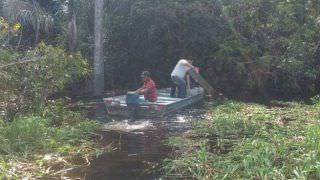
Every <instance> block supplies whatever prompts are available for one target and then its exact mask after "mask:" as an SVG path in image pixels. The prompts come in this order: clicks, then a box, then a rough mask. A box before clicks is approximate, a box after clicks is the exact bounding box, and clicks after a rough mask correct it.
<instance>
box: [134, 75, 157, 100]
mask: <svg viewBox="0 0 320 180" xmlns="http://www.w3.org/2000/svg"><path fill="white" fill-rule="evenodd" d="M141 78H142V80H143V86H142V87H141V88H139V89H138V90H137V92H138V93H139V94H142V95H144V99H145V100H147V101H149V102H156V101H157V99H158V95H157V87H156V84H155V83H154V81H153V80H152V79H151V77H150V73H149V71H143V72H142V74H141Z"/></svg>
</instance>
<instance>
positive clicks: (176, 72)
mask: <svg viewBox="0 0 320 180" xmlns="http://www.w3.org/2000/svg"><path fill="white" fill-rule="evenodd" d="M186 64H188V61H187V60H185V59H181V60H179V61H178V63H177V65H176V66H175V67H174V69H173V71H172V73H171V76H177V77H179V78H184V77H185V76H186V74H187V71H188V70H189V69H190V67H189V66H187V65H186Z"/></svg>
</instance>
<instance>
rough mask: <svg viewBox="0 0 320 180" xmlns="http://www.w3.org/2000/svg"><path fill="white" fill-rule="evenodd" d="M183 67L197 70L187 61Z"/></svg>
mask: <svg viewBox="0 0 320 180" xmlns="http://www.w3.org/2000/svg"><path fill="white" fill-rule="evenodd" d="M183 65H184V66H187V67H189V68H193V69H194V68H195V67H194V66H193V65H192V64H190V63H189V62H188V61H185V62H183Z"/></svg>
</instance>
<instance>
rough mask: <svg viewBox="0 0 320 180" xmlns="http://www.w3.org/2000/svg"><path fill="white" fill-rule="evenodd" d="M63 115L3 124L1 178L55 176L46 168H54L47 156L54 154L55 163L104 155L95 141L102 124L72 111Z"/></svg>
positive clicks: (0, 155)
mask: <svg viewBox="0 0 320 180" xmlns="http://www.w3.org/2000/svg"><path fill="white" fill-rule="evenodd" d="M59 113H60V114H59V117H60V118H57V117H52V114H55V113H51V114H50V116H47V115H43V116H39V115H38V116H21V117H17V118H15V119H14V120H13V122H10V123H1V125H0V144H1V146H0V179H2V178H4V177H6V178H9V179H20V178H21V177H30V178H31V177H39V176H43V175H50V173H54V172H55V170H51V171H49V172H45V171H46V170H45V169H44V168H45V167H47V168H48V167H50V163H48V164H46V162H45V160H44V159H45V158H44V157H45V156H46V155H53V156H54V157H55V160H59V159H66V158H71V157H72V156H82V157H87V156H91V155H93V154H94V153H95V152H100V151H98V150H97V149H99V148H100V149H103V148H102V147H100V146H99V145H98V144H97V143H95V142H94V141H93V139H92V137H93V133H94V132H95V131H97V130H98V128H99V127H100V124H99V123H98V122H96V121H90V120H88V119H85V118H83V116H81V115H80V114H79V113H76V112H72V111H68V110H63V111H59ZM57 122H58V123H57ZM57 124H59V126H58V125H57ZM64 162H66V161H64ZM26 164H27V165H26ZM21 166H31V167H33V169H28V168H25V169H26V170H24V169H23V168H19V167H21ZM64 166H68V167H70V166H72V162H68V163H64ZM61 168H64V167H61ZM65 168H66V167H65ZM14 169H15V170H14ZM13 170H14V171H13ZM57 170H61V169H57ZM12 171H13V172H14V173H12Z"/></svg>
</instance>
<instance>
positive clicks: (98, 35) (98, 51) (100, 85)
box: [93, 0, 104, 96]
mask: <svg viewBox="0 0 320 180" xmlns="http://www.w3.org/2000/svg"><path fill="white" fill-rule="evenodd" d="M103 1H104V0H95V13H94V14H95V18H94V44H95V46H94V62H93V71H94V77H93V93H94V94H93V95H94V96H100V95H102V93H103V91H104V61H103V53H102V46H103V45H102V38H103V36H102V21H103V12H102V11H103V4H104V2H103Z"/></svg>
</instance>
